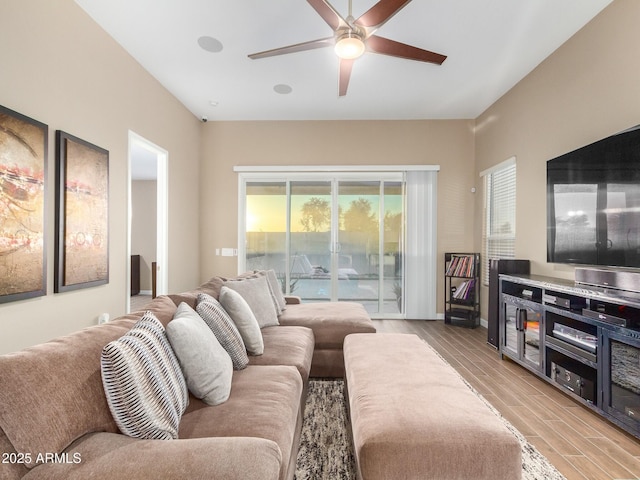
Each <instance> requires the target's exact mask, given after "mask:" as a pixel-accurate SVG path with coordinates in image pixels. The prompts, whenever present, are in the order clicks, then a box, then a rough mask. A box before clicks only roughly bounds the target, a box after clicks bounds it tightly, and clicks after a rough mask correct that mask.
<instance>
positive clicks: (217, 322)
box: [196, 293, 249, 370]
mask: <svg viewBox="0 0 640 480" xmlns="http://www.w3.org/2000/svg"><path fill="white" fill-rule="evenodd" d="M196 312H198V315H200V316H201V317H202V319H203V320H204V321H205V323H206V324H207V325H208V326H209V328H210V329H211V331H213V333H214V335H215V336H216V338H217V339H218V342H220V345H222V346H223V347H224V349H225V350H226V351H227V353H228V354H229V356H230V357H231V362H232V363H233V369H234V370H242V369H243V368H245V367H246V366H247V365H248V364H249V357H248V356H247V349H246V348H245V346H244V342H243V341H242V336H241V335H240V332H239V331H238V329H237V327H236V326H235V324H234V323H233V320H231V317H230V316H229V314H228V313H227V312H226V310H225V309H224V308H223V307H222V305H220V302H218V300H216V299H215V298H213V297H212V296H211V295H209V294H207V293H200V294H198V300H197V303H196Z"/></svg>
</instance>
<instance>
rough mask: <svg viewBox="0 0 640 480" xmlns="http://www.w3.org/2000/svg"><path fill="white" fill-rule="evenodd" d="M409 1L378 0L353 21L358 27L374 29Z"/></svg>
mask: <svg viewBox="0 0 640 480" xmlns="http://www.w3.org/2000/svg"><path fill="white" fill-rule="evenodd" d="M410 1H411V0H380V1H379V2H378V3H376V4H375V5H374V6H373V7H371V8H370V9H369V10H367V11H366V12H365V13H363V14H362V15H361V16H360V17H359V18H358V19H357V20H356V21H355V22H354V23H355V24H356V25H358V26H360V27H365V28H367V29H371V30H374V31H375V30H376V29H378V28H380V27H381V26H382V25H384V24H385V23H386V22H387V21H388V20H389V19H390V18H391V17H393V16H394V15H395V14H396V13H398V12H399V11H400V9H401V8H402V7H404V6H405V5H406V4H407V3H409V2H410Z"/></svg>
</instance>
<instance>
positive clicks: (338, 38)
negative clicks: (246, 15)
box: [249, 0, 447, 97]
mask: <svg viewBox="0 0 640 480" xmlns="http://www.w3.org/2000/svg"><path fill="white" fill-rule="evenodd" d="M307 1H308V2H309V4H310V5H311V6H312V7H313V8H314V10H315V11H316V12H318V14H319V15H320V16H321V17H322V19H323V20H324V21H325V22H327V24H329V26H330V27H331V28H332V29H333V36H331V37H327V38H321V39H318V40H311V41H309V42H303V43H297V44H295V45H289V46H287V47H281V48H275V49H273V50H266V51H264V52H258V53H253V54H251V55H249V58H251V59H257V58H265V57H272V56H275V55H284V54H287V53H295V52H302V51H305V50H313V49H316V48H323V47H329V46H332V45H333V46H334V48H335V52H336V55H338V57H339V58H340V79H339V88H338V94H339V96H341V97H342V96H344V95H346V94H347V87H348V86H349V78H350V77H351V68H352V67H353V62H354V61H355V60H356V59H357V58H358V57H360V56H361V55H362V54H364V53H365V52H372V53H380V54H383V55H391V56H393V57H400V58H405V59H407V60H417V61H420V62H429V63H435V64H438V65H441V64H442V62H444V61H445V59H446V58H447V57H446V55H440V54H439V53H434V52H430V51H428V50H423V49H421V48H417V47H414V46H411V45H407V44H405V43H400V42H396V41H395V40H389V39H388V38H384V37H380V36H378V35H375V32H376V31H377V30H378V29H379V28H380V27H381V26H382V25H384V24H385V23H386V22H387V21H388V20H389V19H390V18H391V17H393V16H394V15H395V14H396V13H398V12H399V11H400V9H402V8H403V7H404V6H405V5H407V4H408V3H409V2H410V1H411V0H380V1H379V2H378V3H376V4H375V5H374V6H373V7H371V8H370V9H369V10H367V11H366V12H365V13H364V14H363V15H362V16H360V17H359V18H357V19H354V18H353V15H351V0H349V15H348V16H347V18H346V19H345V18H343V17H342V16H341V15H340V14H339V13H338V12H337V11H336V9H335V8H333V7H332V6H331V4H330V3H329V2H328V1H327V0H307Z"/></svg>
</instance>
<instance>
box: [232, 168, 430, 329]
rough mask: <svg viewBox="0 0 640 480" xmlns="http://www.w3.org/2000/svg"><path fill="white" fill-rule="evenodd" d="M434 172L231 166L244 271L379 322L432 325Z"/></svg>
mask: <svg viewBox="0 0 640 480" xmlns="http://www.w3.org/2000/svg"><path fill="white" fill-rule="evenodd" d="M438 168H439V167H437V166H428V165H421V166H404V167H403V166H384V167H383V166H376V167H375V168H374V167H349V166H345V167H331V169H328V168H325V167H311V166H309V167H292V169H291V170H287V169H285V168H283V167H235V171H237V172H239V174H240V175H239V219H238V220H239V222H238V226H239V232H238V237H239V244H238V257H239V258H238V267H239V271H241V272H242V271H245V270H253V269H274V270H275V271H276V275H277V276H278V277H279V278H280V281H281V282H282V286H283V291H284V292H287V293H291V294H293V295H297V296H299V297H301V298H302V299H303V300H306V301H313V302H319V301H330V300H348V301H356V302H360V303H362V304H363V305H364V306H365V308H366V309H367V311H368V312H369V313H370V314H371V316H372V317H373V318H405V317H408V318H412V319H413V318H416V319H419V318H425V319H426V318H434V317H435V315H436V312H435V306H436V300H435V298H436V281H435V279H436V241H435V240H436V236H435V232H436V230H435V218H436V215H435V212H436V211H437V205H436V182H437V171H438ZM406 258H411V262H406V261H405V259H406Z"/></svg>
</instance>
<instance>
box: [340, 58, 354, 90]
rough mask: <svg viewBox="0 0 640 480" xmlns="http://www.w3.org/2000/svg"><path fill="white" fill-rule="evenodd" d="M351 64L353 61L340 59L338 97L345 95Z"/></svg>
mask: <svg viewBox="0 0 640 480" xmlns="http://www.w3.org/2000/svg"><path fill="white" fill-rule="evenodd" d="M353 62H354V60H345V59H343V58H342V59H340V85H339V86H338V95H339V96H340V97H344V96H345V95H346V94H347V88H348V87H349V79H350V78H351V68H352V67H353Z"/></svg>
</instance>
